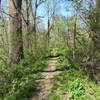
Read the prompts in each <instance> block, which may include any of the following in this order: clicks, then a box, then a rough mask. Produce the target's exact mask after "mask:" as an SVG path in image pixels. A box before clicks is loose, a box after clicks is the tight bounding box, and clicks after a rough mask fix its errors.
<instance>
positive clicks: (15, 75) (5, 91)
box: [0, 57, 48, 100]
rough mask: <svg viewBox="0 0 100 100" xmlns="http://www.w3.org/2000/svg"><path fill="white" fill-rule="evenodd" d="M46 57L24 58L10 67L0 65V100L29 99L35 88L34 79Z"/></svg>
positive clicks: (42, 67) (37, 76)
mask: <svg viewBox="0 0 100 100" xmlns="http://www.w3.org/2000/svg"><path fill="white" fill-rule="evenodd" d="M47 61H48V59H45V58H44V57H42V58H38V59H37V60H33V59H32V58H26V59H23V60H21V61H20V62H19V64H15V65H13V66H12V67H7V66H4V64H3V63H1V65H2V66H1V67H0V79H1V81H0V100H29V98H31V96H32V95H33V91H35V89H36V86H35V85H36V84H35V80H36V79H38V78H40V77H41V72H39V73H34V72H35V71H38V70H43V69H44V68H45V67H46V66H47Z"/></svg>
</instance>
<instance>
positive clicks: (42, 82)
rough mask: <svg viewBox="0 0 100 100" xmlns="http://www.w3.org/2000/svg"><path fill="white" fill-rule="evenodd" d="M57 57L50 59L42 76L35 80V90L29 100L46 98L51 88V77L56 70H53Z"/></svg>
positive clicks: (43, 99)
mask: <svg viewBox="0 0 100 100" xmlns="http://www.w3.org/2000/svg"><path fill="white" fill-rule="evenodd" d="M56 63H57V57H53V58H51V59H50V61H49V64H48V66H47V67H46V68H45V70H44V72H43V74H42V76H43V77H42V78H41V79H39V80H37V81H36V82H37V92H36V94H35V96H34V97H33V98H32V99H31V100H48V95H49V94H50V92H51V88H52V79H53V78H54V76H55V75H57V74H58V72H56V71H55V69H56Z"/></svg>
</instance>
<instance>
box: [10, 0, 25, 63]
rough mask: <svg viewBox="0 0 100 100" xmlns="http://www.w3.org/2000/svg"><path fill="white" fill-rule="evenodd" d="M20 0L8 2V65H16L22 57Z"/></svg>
mask: <svg viewBox="0 0 100 100" xmlns="http://www.w3.org/2000/svg"><path fill="white" fill-rule="evenodd" d="M21 7H22V0H9V14H10V15H11V16H12V17H10V18H9V29H8V30H9V32H8V34H9V58H10V63H11V64H15V63H18V62H19V61H20V60H21V59H22V58H23V57H24V53H23V41H22V19H21Z"/></svg>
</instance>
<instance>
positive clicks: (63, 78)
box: [49, 56, 100, 100]
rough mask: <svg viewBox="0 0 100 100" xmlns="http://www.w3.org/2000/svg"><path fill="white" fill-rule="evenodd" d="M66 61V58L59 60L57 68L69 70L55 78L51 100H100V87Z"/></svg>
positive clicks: (61, 57)
mask: <svg viewBox="0 0 100 100" xmlns="http://www.w3.org/2000/svg"><path fill="white" fill-rule="evenodd" d="M66 59H67V58H66V57H64V56H60V57H59V59H58V64H57V68H64V67H68V69H67V70H64V71H62V72H61V73H60V74H59V75H58V76H56V77H55V78H54V80H53V88H52V92H51V94H50V95H49V100H66V98H70V99H71V100H100V85H99V84H98V85H97V84H95V82H94V81H92V80H91V79H90V78H89V77H88V76H87V75H85V73H84V72H82V71H81V70H79V69H78V68H76V67H75V66H72V64H71V62H70V61H68V59H67V60H66Z"/></svg>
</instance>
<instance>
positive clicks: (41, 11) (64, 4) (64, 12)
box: [1, 0, 74, 26]
mask: <svg viewBox="0 0 100 100" xmlns="http://www.w3.org/2000/svg"><path fill="white" fill-rule="evenodd" d="M1 1H2V4H1V5H2V6H3V8H4V9H5V10H6V11H7V10H8V9H7V1H8V0H1ZM55 1H57V0H55ZM45 6H46V5H45V4H42V5H40V6H39V8H38V12H37V13H38V16H45V17H44V18H42V20H43V21H42V23H43V24H45V26H47V25H46V24H47V16H46V15H47V14H46V10H45V9H46V8H45ZM73 13H74V9H73V8H72V2H68V1H67V0H61V2H60V3H59V4H57V7H56V15H59V16H65V17H67V16H72V15H73Z"/></svg>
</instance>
